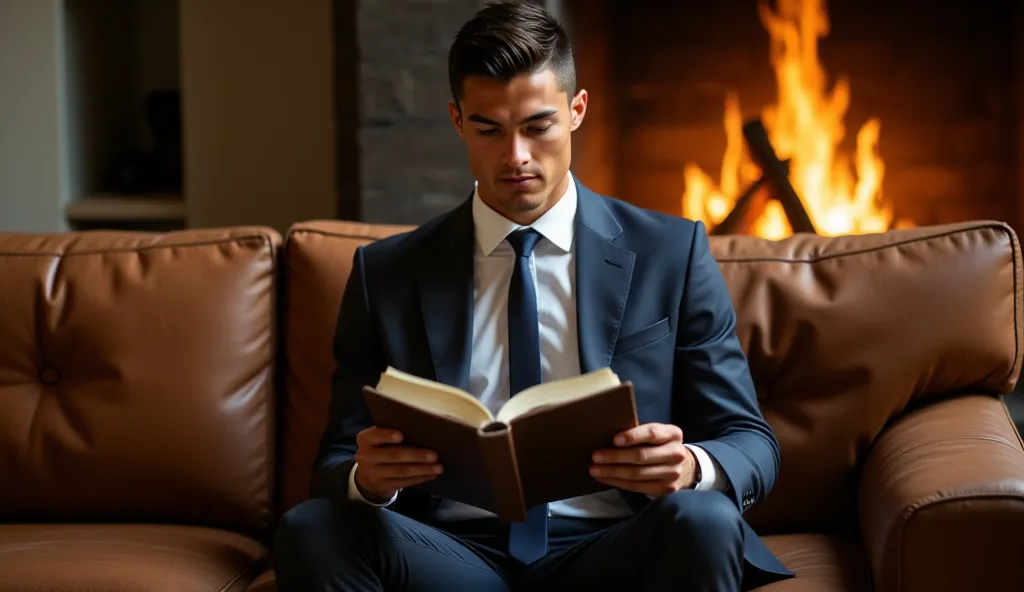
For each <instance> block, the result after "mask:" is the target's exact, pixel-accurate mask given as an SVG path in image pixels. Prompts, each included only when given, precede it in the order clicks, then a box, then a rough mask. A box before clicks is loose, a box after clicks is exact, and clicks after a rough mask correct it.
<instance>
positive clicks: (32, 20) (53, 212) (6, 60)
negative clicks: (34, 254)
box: [0, 0, 66, 232]
mask: <svg viewBox="0 0 1024 592" xmlns="http://www.w3.org/2000/svg"><path fill="white" fill-rule="evenodd" d="M60 39H61V37H60V3H59V2H58V1H57V0H0V81H2V82H0V231H26V232H55V231H60V230H63V229H64V228H65V226H64V223H63V212H62V208H63V205H62V204H63V200H64V199H66V197H65V196H64V195H63V187H62V179H63V178H64V176H65V174H66V173H65V171H63V170H62V166H63V165H64V163H63V162H62V158H61V153H60V138H61V135H62V133H63V131H62V130H61V129H60V126H61V122H60V120H59V118H58V117H57V116H56V114H57V113H58V112H59V111H60V103H61V100H62V99H61V88H60V84H59V81H60V70H61V49H60V47H61V42H60Z"/></svg>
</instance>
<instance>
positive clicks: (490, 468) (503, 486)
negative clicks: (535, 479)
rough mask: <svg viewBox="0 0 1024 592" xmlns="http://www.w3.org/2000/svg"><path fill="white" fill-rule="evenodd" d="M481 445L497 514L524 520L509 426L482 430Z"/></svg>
mask: <svg viewBox="0 0 1024 592" xmlns="http://www.w3.org/2000/svg"><path fill="white" fill-rule="evenodd" d="M480 448H481V450H482V452H483V457H484V464H485V466H486V467H487V477H488V480H489V481H490V484H491V492H492V495H493V496H494V503H495V505H496V506H497V512H496V513H497V514H498V518H499V519H500V520H501V521H502V522H504V523H509V522H521V521H523V520H526V501H525V499H524V497H523V487H522V483H521V481H520V479H519V468H518V467H519V465H518V464H517V463H516V449H515V446H513V445H512V432H511V430H509V429H508V427H507V426H506V427H503V428H502V429H499V430H493V429H488V430H482V431H481V432H480Z"/></svg>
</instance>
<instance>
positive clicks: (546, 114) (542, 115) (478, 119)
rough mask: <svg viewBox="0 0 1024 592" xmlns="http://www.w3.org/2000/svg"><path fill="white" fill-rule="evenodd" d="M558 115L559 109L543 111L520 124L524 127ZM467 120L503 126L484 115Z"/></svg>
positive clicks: (473, 115)
mask: <svg viewBox="0 0 1024 592" xmlns="http://www.w3.org/2000/svg"><path fill="white" fill-rule="evenodd" d="M557 113H558V109H548V110H547V111H541V112H540V113H534V114H533V115H531V116H529V117H527V118H524V119H523V120H522V121H520V122H519V124H520V125H522V124H524V123H530V122H531V121H537V120H538V119H544V118H545V117H551V116H552V115H556V114H557ZM466 119H468V120H469V121H473V122H476V123H482V124H484V125H493V126H495V127H501V124H500V123H498V122H497V121H494V120H493V119H487V118H486V117H484V116H483V115H480V114H478V113H473V114H472V115H470V116H469V117H467V118H466Z"/></svg>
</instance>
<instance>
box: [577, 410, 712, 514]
mask: <svg viewBox="0 0 1024 592" xmlns="http://www.w3.org/2000/svg"><path fill="white" fill-rule="evenodd" d="M614 443H615V448H611V449H602V450H598V451H597V452H595V453H594V456H593V460H594V465H593V466H592V467H591V468H590V474H591V475H592V476H593V477H594V479H596V480H598V481H600V482H601V483H604V484H605V485H610V486H612V487H617V488H620V489H625V490H627V491H635V492H637V493H645V494H647V495H649V496H651V497H654V498H659V497H663V496H666V495H668V494H670V493H674V492H676V491H679V490H680V489H689V488H692V487H694V485H695V484H696V483H697V481H698V479H699V476H698V475H697V471H698V466H697V459H696V458H694V456H693V452H691V451H690V449H689V448H687V447H685V446H683V431H682V430H681V429H679V427H678V426H674V425H671V424H663V423H648V424H644V425H642V426H638V427H635V428H633V429H630V430H626V431H625V432H622V433H620V434H618V435H617V436H615V440H614Z"/></svg>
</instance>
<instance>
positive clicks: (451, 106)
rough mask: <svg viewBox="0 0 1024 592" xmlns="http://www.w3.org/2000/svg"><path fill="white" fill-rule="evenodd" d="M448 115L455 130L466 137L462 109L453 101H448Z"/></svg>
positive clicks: (461, 136) (462, 136)
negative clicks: (463, 129)
mask: <svg viewBox="0 0 1024 592" xmlns="http://www.w3.org/2000/svg"><path fill="white" fill-rule="evenodd" d="M448 117H450V118H451V120H452V125H453V126H455V131H456V132H457V133H458V134H459V137H460V138H465V136H464V135H463V131H462V111H460V110H459V107H458V106H457V105H456V104H455V103H453V102H449V103H448Z"/></svg>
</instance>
